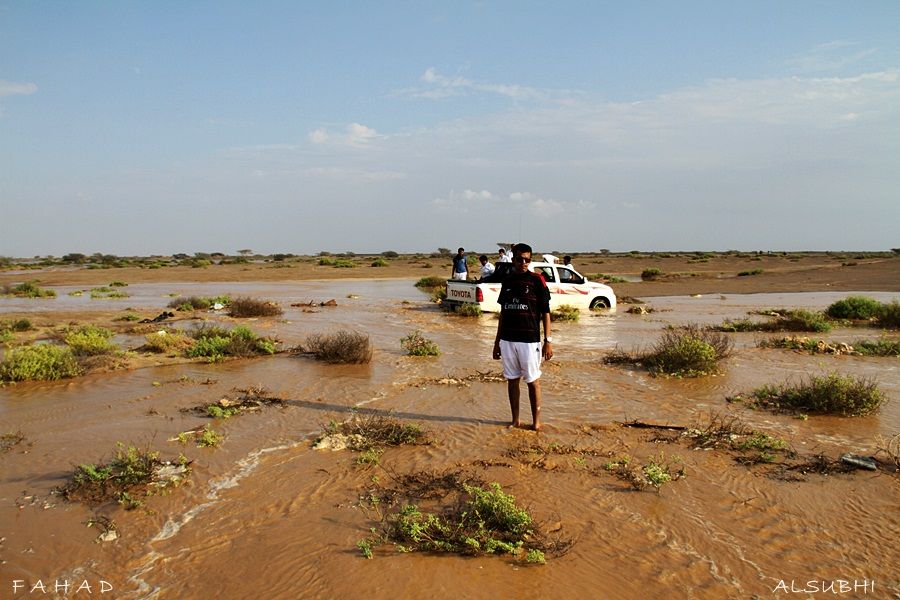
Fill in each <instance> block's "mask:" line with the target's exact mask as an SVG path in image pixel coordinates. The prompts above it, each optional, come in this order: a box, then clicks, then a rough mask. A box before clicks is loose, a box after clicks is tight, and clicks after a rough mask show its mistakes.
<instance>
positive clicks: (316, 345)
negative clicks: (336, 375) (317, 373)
mask: <svg viewBox="0 0 900 600" xmlns="http://www.w3.org/2000/svg"><path fill="white" fill-rule="evenodd" d="M293 352H295V353H303V354H312V355H313V356H315V358H316V360H322V361H325V362H327V363H332V364H338V363H346V364H365V363H369V362H371V360H372V354H373V348H372V344H371V342H370V341H369V336H367V335H365V334H364V333H359V332H356V331H344V330H342V331H338V332H337V333H332V334H319V333H314V334H312V335H310V336H309V337H307V338H306V343H305V344H302V345H300V346H298V347H297V348H295V349H294V350H293Z"/></svg>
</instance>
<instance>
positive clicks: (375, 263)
mask: <svg viewBox="0 0 900 600" xmlns="http://www.w3.org/2000/svg"><path fill="white" fill-rule="evenodd" d="M390 264H391V263H389V262H388V261H386V260H384V259H383V258H376V259H375V260H373V261H372V266H373V267H388V266H390Z"/></svg>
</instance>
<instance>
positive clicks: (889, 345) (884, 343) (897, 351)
mask: <svg viewBox="0 0 900 600" xmlns="http://www.w3.org/2000/svg"><path fill="white" fill-rule="evenodd" d="M853 350H854V351H856V352H857V353H858V354H862V355H863V356H900V340H889V339H887V338H881V339H878V340H874V341H873V340H857V341H855V342H853Z"/></svg>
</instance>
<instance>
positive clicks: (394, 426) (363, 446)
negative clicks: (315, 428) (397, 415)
mask: <svg viewBox="0 0 900 600" xmlns="http://www.w3.org/2000/svg"><path fill="white" fill-rule="evenodd" d="M337 434H340V435H343V436H345V437H346V438H347V439H348V440H349V447H350V449H351V450H355V451H357V452H360V451H363V450H369V449H371V448H378V447H380V446H406V445H413V446H418V445H428V444H431V443H433V440H432V438H431V434H430V432H428V431H426V430H424V429H422V427H421V426H419V425H418V424H417V423H403V422H402V421H398V420H397V419H393V418H391V417H386V416H384V415H379V414H374V413H373V414H370V415H368V416H360V415H354V416H353V418H351V419H348V420H346V421H342V422H340V423H337V422H335V421H331V422H329V423H328V424H327V425H324V426H323V427H322V435H320V436H319V439H320V440H321V439H323V438H326V437H328V436H332V435H337Z"/></svg>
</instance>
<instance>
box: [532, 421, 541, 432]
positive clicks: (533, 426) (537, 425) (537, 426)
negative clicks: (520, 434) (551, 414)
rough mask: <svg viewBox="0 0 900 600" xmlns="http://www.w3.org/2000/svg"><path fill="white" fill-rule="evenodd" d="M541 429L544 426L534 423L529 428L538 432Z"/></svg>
mask: <svg viewBox="0 0 900 600" xmlns="http://www.w3.org/2000/svg"><path fill="white" fill-rule="evenodd" d="M543 427H544V426H543V425H541V424H540V423H535V424H534V425H532V426H531V429H533V430H534V431H540V430H541V429H543Z"/></svg>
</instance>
